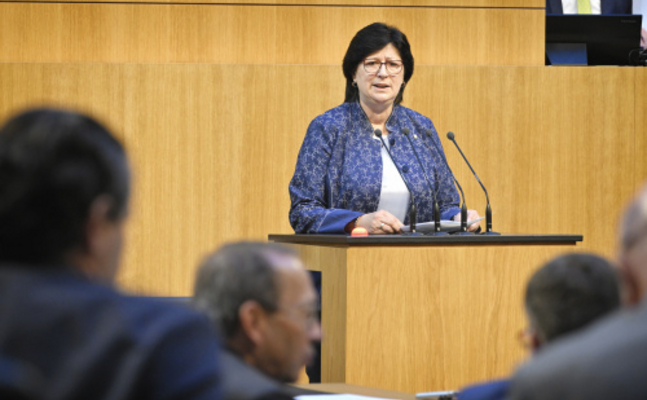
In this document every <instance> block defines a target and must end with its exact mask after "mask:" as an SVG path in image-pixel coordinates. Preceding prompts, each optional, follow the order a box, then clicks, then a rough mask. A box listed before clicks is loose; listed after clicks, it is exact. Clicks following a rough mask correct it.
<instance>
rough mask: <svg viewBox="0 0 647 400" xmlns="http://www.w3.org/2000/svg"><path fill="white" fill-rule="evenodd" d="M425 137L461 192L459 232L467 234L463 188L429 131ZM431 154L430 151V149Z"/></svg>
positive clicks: (428, 130) (429, 130)
mask: <svg viewBox="0 0 647 400" xmlns="http://www.w3.org/2000/svg"><path fill="white" fill-rule="evenodd" d="M425 135H427V137H428V138H429V139H430V140H431V144H433V145H434V148H435V149H436V153H437V154H438V156H439V157H440V159H441V160H442V161H443V163H444V164H445V166H446V167H447V170H448V171H449V174H450V175H451V176H452V178H453V179H454V183H456V186H457V187H458V190H459V191H460V192H461V198H462V199H463V204H462V205H461V232H467V205H466V204H465V193H464V192H463V188H462V187H461V184H460V183H458V179H456V176H455V175H454V173H453V172H452V169H451V168H450V167H449V163H448V162H447V159H446V158H445V154H444V153H443V152H442V151H440V148H438V146H437V145H436V142H434V138H433V136H432V134H431V129H427V130H426V131H425ZM430 152H431V149H430Z"/></svg>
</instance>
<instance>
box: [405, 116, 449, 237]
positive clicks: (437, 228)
mask: <svg viewBox="0 0 647 400" xmlns="http://www.w3.org/2000/svg"><path fill="white" fill-rule="evenodd" d="M402 133H403V134H404V136H406V137H407V140H408V141H409V145H410V146H411V150H413V154H414V156H415V157H416V160H417V161H418V165H420V169H421V170H422V174H423V175H424V177H425V179H426V180H427V185H429V190H431V194H432V195H433V196H434V208H433V219H434V231H435V232H440V206H439V205H438V198H437V197H436V191H435V190H434V187H433V185H432V184H431V180H430V179H429V176H428V175H427V171H426V170H425V167H424V165H423V164H422V162H421V161H420V157H419V156H418V152H417V151H416V147H415V146H414V145H413V141H412V140H411V137H410V136H409V133H410V131H409V128H403V129H402Z"/></svg>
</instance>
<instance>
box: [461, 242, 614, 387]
mask: <svg viewBox="0 0 647 400" xmlns="http://www.w3.org/2000/svg"><path fill="white" fill-rule="evenodd" d="M619 306H620V285H619V281H618V277H617V272H616V271H615V269H614V267H613V266H612V265H611V264H610V263H609V262H608V261H607V260H605V259H604V258H601V257H598V256H596V255H593V254H584V253H573V254H566V255H562V256H559V257H557V258H555V259H553V260H551V261H550V262H548V263H547V264H546V265H544V266H543V267H542V268H541V269H539V270H538V271H537V272H535V274H534V275H533V276H532V277H531V278H530V281H529V282H528V286H527V287H526V296H525V311H526V317H527V319H528V327H527V329H526V330H525V331H524V332H523V333H522V339H523V341H524V345H525V346H527V347H528V349H529V350H530V351H531V352H532V353H533V354H537V353H541V349H543V348H544V346H546V345H548V344H551V343H554V342H555V341H558V339H561V338H564V337H568V336H569V335H570V334H572V333H573V332H576V331H578V330H580V329H584V328H586V327H588V326H590V325H591V324H593V323H594V322H595V321H597V320H599V319H600V318H602V317H603V316H606V315H608V314H609V313H610V312H612V311H614V310H616V309H617V308H618V307H619ZM509 384H510V381H509V380H508V379H505V380H499V381H493V382H489V383H484V384H480V385H474V386H470V387H468V388H465V389H463V390H461V391H460V392H459V395H458V400H503V399H506V398H507V394H508V387H509Z"/></svg>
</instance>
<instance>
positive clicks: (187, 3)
mask: <svg viewBox="0 0 647 400" xmlns="http://www.w3.org/2000/svg"><path fill="white" fill-rule="evenodd" d="M0 3H10V4H124V5H157V6H191V5H194V6H205V5H208V6H239V7H250V6H264V7H322V8H323V7H325V8H406V9H410V8H419V9H452V10H454V9H460V10H520V11H521V10H528V11H537V10H545V7H493V6H434V5H429V6H424V5H423V6H418V5H398V6H395V5H381V4H275V3H225V2H222V3H214V2H190V3H189V2H159V1H12V0H0Z"/></svg>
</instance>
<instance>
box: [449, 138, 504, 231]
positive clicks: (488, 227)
mask: <svg viewBox="0 0 647 400" xmlns="http://www.w3.org/2000/svg"><path fill="white" fill-rule="evenodd" d="M447 139H449V140H451V141H452V142H453V143H454V146H456V148H457V149H458V152H459V153H461V156H463V160H465V163H467V166H468V167H470V170H471V171H472V174H474V177H475V178H476V180H477V181H478V183H479V185H481V188H483V191H484V192H485V199H486V200H487V207H485V232H483V233H482V234H483V235H500V233H498V232H492V208H491V207H490V196H489V195H488V193H487V190H486V189H485V186H484V185H483V183H482V182H481V180H480V179H479V177H478V175H476V172H474V168H472V165H471V164H470V162H469V161H467V157H465V154H463V151H462V150H461V148H460V147H459V146H458V143H456V139H454V132H447Z"/></svg>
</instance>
